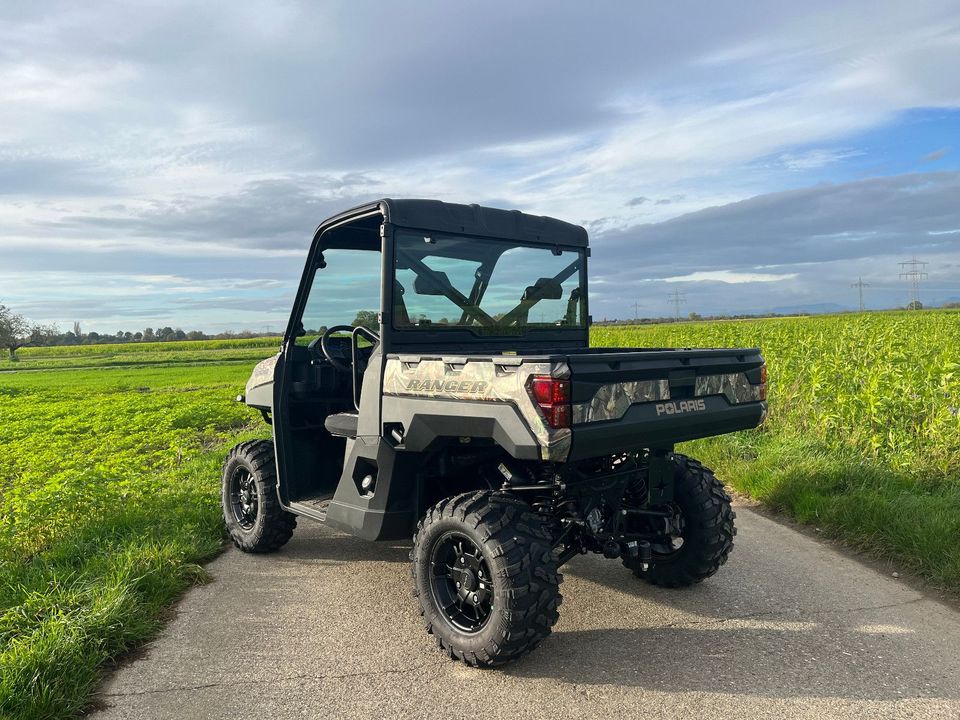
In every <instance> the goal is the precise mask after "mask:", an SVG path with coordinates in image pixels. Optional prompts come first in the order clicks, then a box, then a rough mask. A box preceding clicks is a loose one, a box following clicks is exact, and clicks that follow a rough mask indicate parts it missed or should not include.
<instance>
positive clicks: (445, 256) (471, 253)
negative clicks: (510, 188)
mask: <svg viewBox="0 0 960 720" xmlns="http://www.w3.org/2000/svg"><path fill="white" fill-rule="evenodd" d="M589 255H590V251H589V248H588V247H587V234H586V231H585V230H584V229H583V228H582V227H579V226H576V225H571V224H568V223H565V222H561V221H559V220H555V219H552V218H548V217H536V216H532V215H527V214H524V213H521V212H517V211H505V210H498V209H491V208H486V207H480V206H477V205H470V206H467V205H454V204H449V203H444V202H439V201H433V200H380V201H378V202H373V203H370V204H367V205H363V206H360V207H357V208H354V209H352V210H348V211H346V212H344V213H341V214H339V215H336V216H335V217H332V218H330V219H329V220H326V221H325V222H323V223H322V224H321V225H320V226H319V228H318V229H317V231H316V234H315V235H314V237H313V243H312V245H311V248H310V251H309V255H308V257H307V262H306V268H305V269H304V272H303V277H302V280H301V281H300V286H299V290H298V291H297V295H296V299H295V302H294V306H293V312H292V314H291V316H290V321H289V324H288V325H287V328H286V332H285V334H284V337H283V342H282V345H281V348H280V352H279V353H278V354H277V355H276V356H275V357H272V358H270V359H268V360H265V361H264V362H261V363H260V364H259V365H257V366H256V368H255V369H254V371H253V375H252V377H251V378H250V381H249V382H248V383H247V386H246V392H245V394H244V395H242V396H240V398H238V399H239V400H241V401H244V402H246V404H247V405H249V406H251V407H253V408H256V409H258V410H260V412H261V413H262V414H263V417H264V418H265V419H266V420H267V422H269V423H270V425H271V426H272V434H273V440H272V441H268V440H252V441H248V442H244V443H241V444H240V445H238V446H237V447H235V448H234V449H233V450H232V451H231V452H230V454H229V456H228V458H227V460H226V463H225V465H224V469H223V492H222V499H223V512H224V517H225V519H226V526H227V529H228V531H229V534H230V537H231V538H232V540H233V542H234V543H235V544H236V545H237V547H239V548H240V549H241V550H244V551H247V552H269V551H273V550H277V549H278V548H280V547H281V546H282V545H283V544H284V543H286V542H287V541H288V540H289V539H290V537H291V534H292V533H293V530H294V526H295V525H296V522H297V517H298V516H303V517H307V518H310V519H312V520H316V521H320V522H323V523H326V524H327V525H329V526H331V527H333V528H337V529H339V530H343V531H346V532H348V533H352V534H354V535H357V536H359V537H361V538H366V539H368V540H397V539H401V538H409V537H410V536H411V535H412V536H413V549H412V551H411V553H410V558H411V563H412V576H413V588H414V596H415V597H416V598H417V600H418V602H419V605H420V612H421V613H422V616H423V619H424V622H425V625H426V629H427V632H430V633H432V634H433V635H434V636H435V637H436V639H437V641H438V643H439V646H440V648H441V649H442V650H443V651H444V652H446V653H447V654H448V655H450V657H452V658H456V659H459V660H462V661H463V662H466V663H467V664H470V665H475V666H476V665H497V664H501V663H504V662H507V661H509V660H511V659H514V658H516V657H518V656H520V655H523V654H524V653H526V652H528V651H530V650H532V649H533V648H534V647H536V646H537V645H538V644H539V643H540V642H541V641H542V640H543V639H544V638H545V637H546V636H547V635H548V634H549V633H550V629H551V627H552V626H553V624H554V623H555V622H556V620H557V617H558V614H557V610H558V606H559V605H560V587H559V585H560V581H561V575H560V572H559V568H560V567H561V565H563V564H564V563H565V562H566V561H567V560H569V559H570V558H571V557H573V556H574V555H577V554H578V553H587V552H594V553H602V554H603V555H604V556H606V557H608V558H611V559H615V558H619V559H621V560H622V562H623V563H624V564H625V565H626V566H627V568H629V569H630V570H632V571H633V573H634V574H635V575H636V576H637V577H639V578H641V579H643V580H646V581H649V582H651V583H655V584H658V585H663V586H668V587H679V586H684V585H690V584H692V583H697V582H700V581H701V580H703V579H704V578H707V577H709V576H710V575H713V574H714V573H715V572H716V571H717V569H718V568H719V567H720V566H721V565H722V564H723V563H724V562H725V561H726V559H727V555H728V554H729V552H730V550H731V548H732V546H733V538H734V534H735V530H734V524H733V521H734V513H733V510H732V509H731V507H730V498H729V496H728V495H727V494H726V492H724V488H723V485H722V484H721V483H720V482H719V481H718V480H717V479H716V477H714V475H713V473H712V472H711V471H710V470H709V469H707V468H706V467H704V466H703V465H701V464H700V463H698V462H697V461H695V460H692V459H690V458H688V457H685V456H683V455H680V454H677V453H675V452H674V451H673V449H674V444H675V443H678V442H681V441H684V440H692V439H694V438H701V437H705V436H708V435H718V434H721V433H727V432H732V431H736V430H742V429H745V428H751V427H754V426H756V425H759V424H760V423H761V422H762V421H763V419H764V417H765V415H766V367H765V365H764V361H763V358H762V357H761V355H760V352H759V350H757V349H744V348H741V349H705V350H691V349H646V348H645V349H619V348H596V347H594V348H592V347H590V346H589V337H588V328H589V326H590V315H589V304H588V297H587V258H588V257H589ZM354 320H355V326H354V325H350V324H346V323H350V322H351V321H354ZM337 323H340V324H337Z"/></svg>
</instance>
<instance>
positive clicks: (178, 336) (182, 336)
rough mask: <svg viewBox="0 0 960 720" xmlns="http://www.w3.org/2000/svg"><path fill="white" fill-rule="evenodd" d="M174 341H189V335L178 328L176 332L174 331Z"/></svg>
mask: <svg viewBox="0 0 960 720" xmlns="http://www.w3.org/2000/svg"><path fill="white" fill-rule="evenodd" d="M173 339H174V340H186V339H187V334H186V333H185V332H184V331H183V330H181V329H180V328H177V329H176V330H174V331H173Z"/></svg>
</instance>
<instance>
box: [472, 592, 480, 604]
mask: <svg viewBox="0 0 960 720" xmlns="http://www.w3.org/2000/svg"><path fill="white" fill-rule="evenodd" d="M473 601H474V602H480V598H479V597H478V596H477V594H476V593H474V594H473Z"/></svg>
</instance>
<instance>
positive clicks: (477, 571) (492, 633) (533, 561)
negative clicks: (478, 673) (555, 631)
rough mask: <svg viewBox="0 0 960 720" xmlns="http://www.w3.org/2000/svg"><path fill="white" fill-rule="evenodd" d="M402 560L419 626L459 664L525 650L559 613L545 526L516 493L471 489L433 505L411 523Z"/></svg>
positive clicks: (497, 659)
mask: <svg viewBox="0 0 960 720" xmlns="http://www.w3.org/2000/svg"><path fill="white" fill-rule="evenodd" d="M410 559H411V561H412V566H411V572H412V574H413V585H414V590H413V594H414V596H415V597H416V598H417V599H418V600H419V601H420V612H421V615H422V616H423V619H424V623H425V625H426V629H427V632H428V633H431V634H432V635H434V636H435V637H436V639H437V644H438V645H439V647H440V649H441V650H442V651H444V652H445V653H446V654H447V655H449V656H450V657H451V658H453V659H456V660H461V661H462V662H464V663H466V664H467V665H472V666H474V667H477V666H492V665H502V664H503V663H506V662H509V661H510V660H513V659H515V658H518V657H520V656H521V655H524V654H526V653H528V652H530V651H531V650H533V649H534V648H535V647H536V646H537V645H539V644H540V642H541V641H542V640H543V639H544V638H546V637H547V636H548V635H549V634H550V630H551V628H552V627H553V625H554V623H556V621H557V618H558V617H559V613H558V611H557V608H558V607H559V605H560V601H561V597H560V582H561V580H562V577H561V575H560V572H559V570H558V568H559V562H558V558H557V554H556V553H555V552H554V550H553V546H552V542H551V533H550V530H549V528H548V526H547V524H546V522H545V521H544V520H543V519H542V518H541V517H540V516H539V515H537V514H536V513H535V512H533V511H532V510H531V509H530V506H529V505H527V504H526V503H525V502H523V501H521V500H518V499H516V498H512V497H510V496H507V495H501V494H497V493H490V492H477V493H468V494H466V495H459V496H457V497H453V498H448V499H447V500H444V501H442V502H440V503H438V504H437V505H435V506H434V507H433V508H431V509H430V510H429V511H428V512H427V515H426V517H425V518H424V519H423V521H421V523H420V525H419V526H418V528H417V533H416V535H415V536H414V544H413V550H412V551H411V552H410Z"/></svg>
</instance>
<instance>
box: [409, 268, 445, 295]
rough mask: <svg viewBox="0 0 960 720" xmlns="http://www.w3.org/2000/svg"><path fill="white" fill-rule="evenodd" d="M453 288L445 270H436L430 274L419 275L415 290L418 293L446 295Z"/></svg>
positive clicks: (415, 281)
mask: <svg viewBox="0 0 960 720" xmlns="http://www.w3.org/2000/svg"><path fill="white" fill-rule="evenodd" d="M452 289H453V286H452V285H451V284H450V278H448V277H447V274H446V273H445V272H439V271H436V270H434V271H433V272H432V273H430V274H429V275H417V278H416V280H414V281H413V291H414V292H415V293H416V294H417V295H446V294H448V293H449V292H450V290H452Z"/></svg>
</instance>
